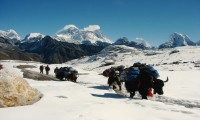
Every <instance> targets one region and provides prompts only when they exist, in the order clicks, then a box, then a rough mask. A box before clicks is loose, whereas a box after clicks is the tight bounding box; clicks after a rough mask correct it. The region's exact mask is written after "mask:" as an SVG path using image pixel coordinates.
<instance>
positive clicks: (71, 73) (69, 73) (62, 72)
mask: <svg viewBox="0 0 200 120" xmlns="http://www.w3.org/2000/svg"><path fill="white" fill-rule="evenodd" d="M54 72H55V75H56V78H58V79H60V80H63V79H64V80H70V81H72V82H76V80H77V78H78V71H77V70H75V69H73V68H71V67H61V68H60V69H57V70H55V71H54Z"/></svg>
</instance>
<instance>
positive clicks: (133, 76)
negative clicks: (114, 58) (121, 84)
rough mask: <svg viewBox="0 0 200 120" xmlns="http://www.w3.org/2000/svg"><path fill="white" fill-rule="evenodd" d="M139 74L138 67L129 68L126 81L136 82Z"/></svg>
mask: <svg viewBox="0 0 200 120" xmlns="http://www.w3.org/2000/svg"><path fill="white" fill-rule="evenodd" d="M139 74H140V69H139V68H138V67H130V68H129V69H128V74H127V81H132V80H137V77H138V76H139Z"/></svg>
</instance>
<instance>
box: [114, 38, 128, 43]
mask: <svg viewBox="0 0 200 120" xmlns="http://www.w3.org/2000/svg"><path fill="white" fill-rule="evenodd" d="M114 45H129V41H128V38H127V37H122V38H119V39H117V40H116V41H115V43H114Z"/></svg>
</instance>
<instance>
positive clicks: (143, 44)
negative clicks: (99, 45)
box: [113, 37, 152, 49]
mask: <svg viewBox="0 0 200 120" xmlns="http://www.w3.org/2000/svg"><path fill="white" fill-rule="evenodd" d="M113 44H114V45H126V46H129V47H134V48H139V49H151V48H152V46H151V45H150V44H149V43H148V42H147V41H145V40H144V39H143V38H136V41H129V40H128V38H127V37H122V38H119V39H117V41H116V42H115V43H113Z"/></svg>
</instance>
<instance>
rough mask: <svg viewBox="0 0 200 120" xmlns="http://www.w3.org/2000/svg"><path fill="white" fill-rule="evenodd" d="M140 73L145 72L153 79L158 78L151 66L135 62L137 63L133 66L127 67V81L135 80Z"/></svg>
mask: <svg viewBox="0 0 200 120" xmlns="http://www.w3.org/2000/svg"><path fill="white" fill-rule="evenodd" d="M141 71H146V72H148V73H150V74H151V75H152V76H153V77H155V78H158V77H159V73H158V71H157V70H156V69H155V68H153V66H151V65H146V64H145V63H140V62H137V63H134V64H133V66H131V67H129V69H128V74H127V80H136V79H137V77H138V76H139V74H140V72H141Z"/></svg>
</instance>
